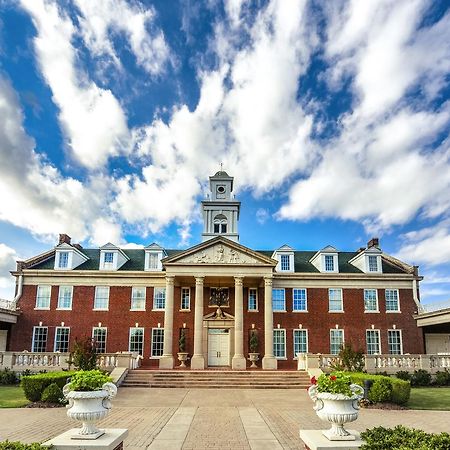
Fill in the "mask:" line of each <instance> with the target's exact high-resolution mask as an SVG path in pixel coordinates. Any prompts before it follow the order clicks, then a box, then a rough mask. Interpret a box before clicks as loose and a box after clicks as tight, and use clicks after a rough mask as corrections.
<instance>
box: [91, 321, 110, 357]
mask: <svg viewBox="0 0 450 450" xmlns="http://www.w3.org/2000/svg"><path fill="white" fill-rule="evenodd" d="M107 333H108V329H107V328H106V327H94V328H92V339H94V343H95V351H96V352H97V353H106V336H107Z"/></svg>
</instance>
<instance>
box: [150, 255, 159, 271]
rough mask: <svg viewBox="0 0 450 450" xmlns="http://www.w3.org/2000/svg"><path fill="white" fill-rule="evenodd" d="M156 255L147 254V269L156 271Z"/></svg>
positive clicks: (157, 260)
mask: <svg viewBox="0 0 450 450" xmlns="http://www.w3.org/2000/svg"><path fill="white" fill-rule="evenodd" d="M158 262H159V259H158V253H149V255H148V268H149V269H154V270H156V269H158Z"/></svg>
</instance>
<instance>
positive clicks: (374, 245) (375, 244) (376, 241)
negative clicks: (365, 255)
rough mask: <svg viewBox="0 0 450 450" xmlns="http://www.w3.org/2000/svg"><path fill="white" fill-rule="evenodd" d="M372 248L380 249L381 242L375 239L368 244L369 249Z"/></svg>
mask: <svg viewBox="0 0 450 450" xmlns="http://www.w3.org/2000/svg"><path fill="white" fill-rule="evenodd" d="M372 247H377V248H380V240H379V239H378V238H376V237H374V238H372V239H371V240H370V241H369V242H368V243H367V248H372Z"/></svg>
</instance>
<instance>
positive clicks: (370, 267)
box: [367, 255, 381, 273]
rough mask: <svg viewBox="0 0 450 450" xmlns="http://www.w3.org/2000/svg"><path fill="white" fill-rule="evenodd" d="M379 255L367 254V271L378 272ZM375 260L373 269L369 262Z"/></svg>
mask: <svg viewBox="0 0 450 450" xmlns="http://www.w3.org/2000/svg"><path fill="white" fill-rule="evenodd" d="M380 259H381V258H380V257H379V256H378V255H367V272H369V273H378V272H380ZM374 260H375V270H374V269H373V266H371V264H370V262H371V261H374Z"/></svg>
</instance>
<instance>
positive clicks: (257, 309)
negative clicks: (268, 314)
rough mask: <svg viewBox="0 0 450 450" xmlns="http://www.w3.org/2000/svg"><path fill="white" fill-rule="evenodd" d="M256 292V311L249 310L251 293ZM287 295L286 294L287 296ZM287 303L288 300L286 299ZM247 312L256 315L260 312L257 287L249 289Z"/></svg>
mask: <svg viewBox="0 0 450 450" xmlns="http://www.w3.org/2000/svg"><path fill="white" fill-rule="evenodd" d="M251 290H254V291H255V292H256V309H250V308H249V302H250V291H251ZM285 295H286V294H285ZM285 301H286V298H285ZM247 312H250V313H255V312H259V304H258V288H257V287H249V288H248V293H247Z"/></svg>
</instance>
